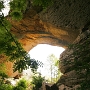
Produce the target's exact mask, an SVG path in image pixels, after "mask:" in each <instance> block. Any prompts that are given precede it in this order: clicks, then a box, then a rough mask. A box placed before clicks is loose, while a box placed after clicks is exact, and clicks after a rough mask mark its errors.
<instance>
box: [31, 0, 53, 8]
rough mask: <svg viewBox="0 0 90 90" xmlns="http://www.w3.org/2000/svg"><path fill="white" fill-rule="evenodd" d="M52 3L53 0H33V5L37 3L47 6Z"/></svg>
mask: <svg viewBox="0 0 90 90" xmlns="http://www.w3.org/2000/svg"><path fill="white" fill-rule="evenodd" d="M52 4H53V0H33V5H39V6H42V7H43V8H47V7H48V6H50V5H52Z"/></svg>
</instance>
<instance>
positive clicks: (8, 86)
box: [0, 84, 17, 90]
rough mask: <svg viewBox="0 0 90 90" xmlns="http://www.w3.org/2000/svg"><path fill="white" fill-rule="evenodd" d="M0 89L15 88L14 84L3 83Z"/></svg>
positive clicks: (11, 89)
mask: <svg viewBox="0 0 90 90" xmlns="http://www.w3.org/2000/svg"><path fill="white" fill-rule="evenodd" d="M0 90H13V86H12V85H9V84H2V85H0ZM16 90H17V89H16Z"/></svg>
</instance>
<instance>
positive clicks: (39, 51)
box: [29, 44, 65, 76]
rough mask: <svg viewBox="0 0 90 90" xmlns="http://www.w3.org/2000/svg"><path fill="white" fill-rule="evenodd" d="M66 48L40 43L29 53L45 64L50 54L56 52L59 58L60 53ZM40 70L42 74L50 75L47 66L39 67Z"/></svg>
mask: <svg viewBox="0 0 90 90" xmlns="http://www.w3.org/2000/svg"><path fill="white" fill-rule="evenodd" d="M64 50H65V49H64V48H62V47H57V46H51V45H47V44H38V45H37V46H36V47H34V48H33V49H32V50H30V52H29V54H30V57H31V58H34V59H35V60H39V61H42V62H43V63H44V65H45V63H46V61H47V57H48V56H49V55H51V54H54V55H55V56H56V57H57V58H59V57H60V54H61V53H62V52H63V51H64ZM45 66H46V65H45ZM38 71H39V72H40V73H41V74H42V76H48V71H47V70H46V69H45V68H39V69H38Z"/></svg>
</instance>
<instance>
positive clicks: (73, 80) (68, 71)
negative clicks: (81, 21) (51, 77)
mask: <svg viewBox="0 0 90 90" xmlns="http://www.w3.org/2000/svg"><path fill="white" fill-rule="evenodd" d="M89 36H90V30H87V31H85V32H83V33H81V34H80V35H79V36H78V37H77V39H76V40H75V42H74V43H73V44H76V45H77V46H78V47H79V48H77V50H76V47H77V46H75V47H73V46H72V47H71V48H70V47H69V48H67V49H66V50H65V51H64V52H63V53H62V54H61V57H60V65H59V67H60V71H61V72H62V73H63V75H62V76H61V78H60V79H59V81H58V82H57V84H58V86H59V87H62V85H64V86H67V87H68V88H71V89H68V88H67V89H66V90H76V89H74V88H78V87H80V84H81V83H82V82H83V81H85V78H86V77H87V79H88V80H90V78H89V76H88V74H87V76H86V73H87V72H86V71H87V69H86V66H89V65H88V64H89V63H90V61H89V51H90V49H89V48H88V50H87V48H85V47H90V44H89V43H90V41H89V38H90V37H89ZM86 40H88V42H87V43H86V42H85V41H86ZM79 45H81V46H82V45H84V47H81V46H79ZM82 50H84V51H82ZM76 51H77V52H76ZM78 52H79V53H78ZM81 53H82V54H81ZM83 57H84V58H83ZM75 63H76V64H75ZM84 63H85V65H86V66H85V65H84ZM83 65H84V66H83ZM82 66H83V68H84V69H82V68H81V67H82ZM77 67H79V68H78V70H77V69H76V68H77ZM79 69H80V70H79ZM77 71H79V72H77ZM63 90H64V89H63Z"/></svg>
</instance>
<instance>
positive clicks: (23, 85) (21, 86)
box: [13, 79, 27, 90]
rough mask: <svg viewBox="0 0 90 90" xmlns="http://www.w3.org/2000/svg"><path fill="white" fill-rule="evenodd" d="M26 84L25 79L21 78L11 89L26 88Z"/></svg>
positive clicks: (21, 89) (23, 89) (24, 89)
mask: <svg viewBox="0 0 90 90" xmlns="http://www.w3.org/2000/svg"><path fill="white" fill-rule="evenodd" d="M26 87H27V84H26V80H24V79H21V80H20V81H19V82H18V83H17V85H16V86H15V87H14V88H13V90H26Z"/></svg>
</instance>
